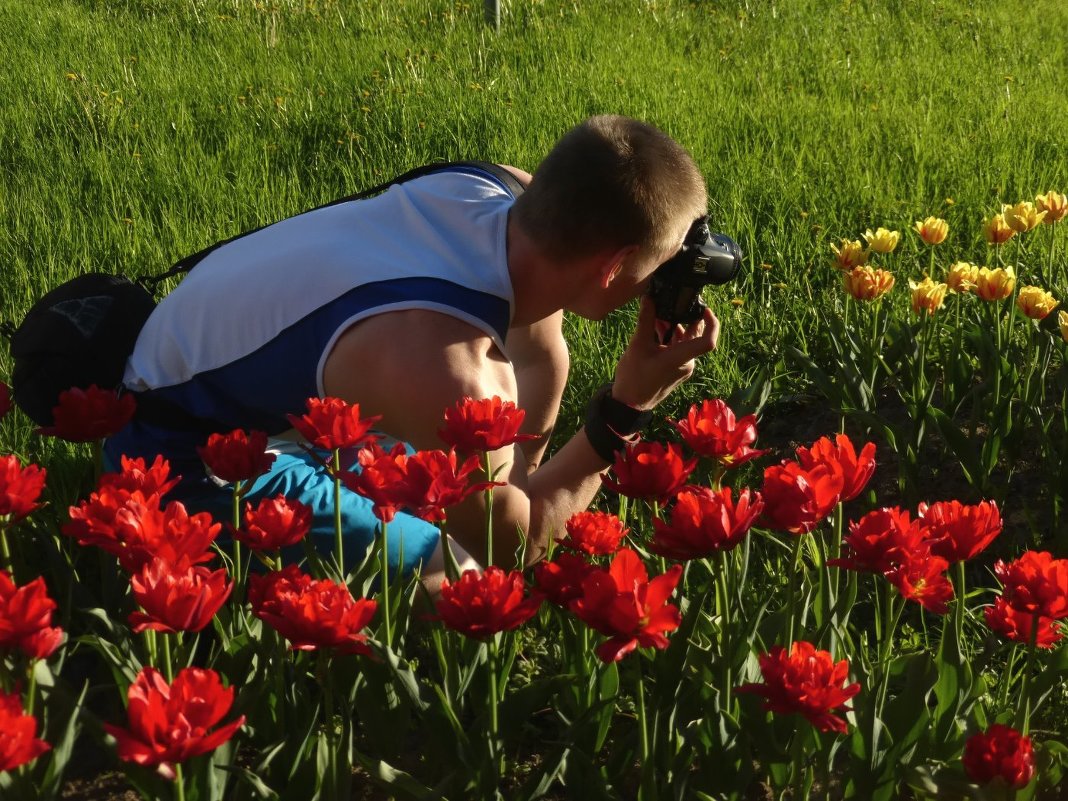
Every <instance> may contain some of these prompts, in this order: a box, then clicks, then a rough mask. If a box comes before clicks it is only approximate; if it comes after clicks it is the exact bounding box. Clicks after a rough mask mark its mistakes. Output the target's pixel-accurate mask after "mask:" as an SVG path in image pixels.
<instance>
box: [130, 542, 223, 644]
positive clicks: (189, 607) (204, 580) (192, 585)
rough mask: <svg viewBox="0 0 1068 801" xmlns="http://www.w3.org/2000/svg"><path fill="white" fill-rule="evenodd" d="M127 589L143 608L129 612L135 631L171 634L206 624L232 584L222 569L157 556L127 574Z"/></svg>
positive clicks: (138, 632) (195, 628) (185, 560)
mask: <svg viewBox="0 0 1068 801" xmlns="http://www.w3.org/2000/svg"><path fill="white" fill-rule="evenodd" d="M130 588H131V589H132V590H133V597H134V600H136V601H137V603H138V604H140V605H141V608H142V609H144V611H143V612H134V613H133V614H131V615H130V618H129V620H130V626H131V627H132V628H133V632H134V634H140V633H141V632H142V631H144V630H145V629H152V630H153V631H162V632H164V633H165V634H172V633H174V632H178V631H200V630H201V629H203V628H204V627H205V626H207V625H208V623H210V622H211V619H212V618H213V617H215V613H216V612H218V611H219V607H221V606H222V605H223V603H224V602H225V601H226V599H227V598H228V597H230V591H231V590H232V589H233V588H234V584H233V582H229V583H228V582H227V581H226V571H225V570H223V569H219V570H216V571H215V572H212V571H211V570H209V569H208V568H206V567H203V566H199V565H193V564H191V563H190V562H189V560H188V559H182V560H181V561H179V562H178V563H176V564H172V563H170V562H165V561H163V560H162V559H159V558H156V559H153V560H152V561H151V562H148V563H146V564H145V565H144V566H143V567H142V568H141V569H140V570H139V571H138V572H137V573H135V574H134V575H133V576H131V577H130Z"/></svg>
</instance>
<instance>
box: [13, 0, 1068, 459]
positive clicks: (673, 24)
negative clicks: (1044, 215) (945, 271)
mask: <svg viewBox="0 0 1068 801" xmlns="http://www.w3.org/2000/svg"><path fill="white" fill-rule="evenodd" d="M503 6H504V19H503V25H502V30H501V33H500V34H499V35H495V34H494V33H493V32H492V31H491V30H490V29H488V28H487V27H486V26H485V25H484V24H483V22H482V13H481V12H482V9H481V4H480V3H478V2H470V3H463V2H457V3H449V2H444V1H442V0H402V1H401V2H394V3H378V2H367V1H366V0H359V1H355V0H353V1H352V2H336V1H335V0H318V1H316V0H306V2H303V3H302V2H293V1H291V0H266V2H245V0H229V1H223V0H198V2H181V3H178V2H165V1H164V0H140V1H138V2H134V1H132V0H131V1H129V2H103V1H102V0H100V1H98V2H92V1H91V0H82V1H81V2H75V1H74V0H60V1H59V2H55V3H49V4H39V3H31V2H27V1H26V0H9V2H7V3H5V4H4V5H3V7H2V8H0V39H2V41H3V42H4V50H5V56H4V59H5V63H6V67H5V69H4V70H3V71H0V98H2V100H3V102H0V165H2V169H0V218H2V219H3V221H4V224H3V225H2V226H0V264H2V265H3V271H2V274H0V289H2V299H0V318H4V319H9V320H11V319H17V318H19V316H20V315H21V314H22V313H24V312H25V310H26V309H27V308H28V307H29V305H30V304H31V303H32V301H33V300H34V298H36V297H38V296H39V295H40V294H41V293H42V292H43V291H45V290H46V289H47V288H50V287H51V286H54V285H55V284H57V283H58V282H60V281H62V280H63V279H65V278H67V277H69V276H71V275H74V274H76V273H78V272H80V271H84V270H90V269H104V270H115V271H122V272H126V273H129V274H133V275H138V274H143V273H156V272H160V271H162V270H164V269H165V268H166V267H167V266H168V265H169V264H170V263H171V262H173V261H174V260H175V259H177V258H178V257H180V256H182V255H184V254H186V253H189V252H192V251H194V250H197V249H199V248H201V247H203V246H204V245H206V244H209V243H211V242H213V241H215V240H217V239H220V238H223V237H226V236H230V235H232V234H234V233H236V232H238V231H240V230H243V229H246V228H248V227H251V226H254V225H258V224H263V223H266V222H269V221H272V220H275V219H278V218H281V217H283V216H286V215H289V214H293V213H295V212H298V211H300V210H302V209H304V208H307V207H309V206H312V205H315V204H318V203H321V202H324V201H327V200H330V199H332V198H334V197H337V196H340V195H342V194H345V193H349V192H353V191H356V190H358V189H360V188H363V187H366V186H368V185H370V184H372V183H374V182H377V181H378V180H379V179H381V178H384V177H388V176H389V175H391V174H395V173H398V172H400V171H402V170H404V169H406V168H408V167H410V166H412V165H414V164H417V163H421V162H425V161H429V160H432V159H445V158H449V159H457V158H485V159H492V160H496V161H500V162H506V163H511V164H515V165H517V166H521V167H524V168H526V169H530V170H532V169H533V168H534V167H535V166H536V164H537V162H538V159H539V158H540V157H541V155H542V154H544V153H545V152H546V151H547V149H548V148H549V147H550V146H551V144H552V143H553V141H554V140H555V139H556V138H557V137H558V136H559V135H560V134H561V133H562V132H563V131H564V130H566V129H567V128H568V127H569V126H570V125H572V124H574V123H575V122H577V121H579V120H581V119H582V118H584V117H585V116H587V115H590V114H594V113H599V112H618V113H624V114H628V115H631V116H635V117H639V118H643V119H646V120H649V121H650V122H653V123H655V124H657V125H658V126H660V127H662V128H663V129H664V130H666V131H668V132H669V133H671V134H672V135H674V136H675V137H676V138H678V139H679V140H680V141H681V142H683V143H684V144H685V145H686V146H687V147H688V148H689V149H690V150H691V151H692V152H693V154H694V156H695V157H696V159H697V161H698V163H699V164H700V166H701V168H702V170H703V171H704V173H705V175H706V177H707V181H708V186H709V190H710V196H711V198H712V216H713V224H714V226H715V227H716V228H718V229H719V230H722V231H724V232H726V233H728V234H730V235H732V236H734V237H735V238H736V239H738V240H739V242H740V243H741V244H742V245H743V247H744V248H745V250H746V253H747V255H748V260H747V265H746V270H745V272H744V275H743V277H742V278H740V279H739V280H738V281H737V282H736V283H735V285H733V286H731V287H728V288H724V289H720V290H715V291H714V292H713V293H712V294H711V299H712V301H713V303H714V305H715V307H716V309H717V311H719V312H720V314H721V317H722V318H723V320H724V324H725V325H724V334H723V340H722V346H721V349H720V352H719V353H718V354H716V355H715V356H713V357H711V358H709V359H706V360H705V361H704V362H703V363H702V366H701V370H700V373H699V375H698V378H697V380H696V382H695V384H694V387H695V389H694V390H693V391H692V392H691V393H688V394H691V395H696V394H699V392H698V390H699V391H700V393H703V394H708V393H720V394H729V393H731V392H732V391H734V390H735V389H737V388H739V387H744V386H745V385H746V384H747V383H748V382H749V381H751V380H752V379H753V376H754V373H755V370H756V367H757V366H758V365H760V364H769V365H774V364H775V363H776V361H777V359H778V353H779V351H780V350H781V347H782V346H783V345H784V344H793V343H796V342H798V341H807V340H809V339H810V338H812V337H813V336H814V335H815V332H814V331H813V328H814V324H815V317H814V315H813V309H814V308H815V307H818V306H820V305H823V304H828V303H836V302H838V296H839V294H840V293H839V292H838V290H837V288H836V287H834V280H833V279H834V276H833V275H832V274H831V271H830V270H828V269H827V268H826V267H825V263H826V257H827V255H828V244H829V243H830V242H831V241H836V239H837V238H838V237H840V236H849V237H851V238H853V237H856V236H858V235H859V234H860V233H861V232H863V230H864V229H865V228H867V227H873V226H877V225H887V226H889V227H894V228H898V229H901V230H905V229H907V228H908V227H909V226H911V223H912V221H913V220H915V219H919V218H922V217H924V216H927V215H928V214H940V215H943V216H945V217H946V218H947V219H948V220H949V222H950V225H951V232H950V243H949V244H948V245H946V246H944V247H946V248H950V247H952V248H953V249H954V251H955V252H956V253H957V254H958V257H960V258H972V259H974V260H976V261H979V262H982V261H984V260H985V246H984V245H983V244H982V240H981V237H980V234H979V224H980V222H981V219H982V217H983V216H984V215H989V214H991V213H993V212H995V211H997V210H998V204H999V203H1000V202H1002V201H1015V200H1018V199H1020V198H1030V197H1033V196H1034V194H1035V193H1036V192H1039V191H1046V190H1047V189H1049V188H1056V189H1058V190H1064V189H1065V188H1068V187H1066V183H1068V176H1066V175H1065V171H1064V164H1065V163H1068V154H1066V145H1068V129H1066V128H1065V126H1064V125H1063V110H1064V108H1065V100H1066V90H1065V82H1064V78H1063V76H1064V74H1065V68H1066V66H1068V51H1066V45H1065V40H1064V38H1063V37H1060V36H1057V35H1055V34H1054V33H1053V32H1055V31H1059V30H1063V29H1064V28H1065V25H1066V24H1068V6H1065V5H1063V4H1056V3H1046V4H1035V3H1029V2H1017V1H1016V0H1012V1H1010V2H1004V1H1001V2H993V1H987V0H983V1H982V2H979V1H975V2H932V1H931V0H893V1H882V0H880V1H876V0H870V1H869V2H848V1H847V2H829V1H827V0H798V1H797V2H726V1H723V2H694V3H684V2H677V1H668V2H665V1H664V0H648V1H647V2H622V0H614V1H613V2H606V3H599V4H593V3H587V4H578V3H573V2H561V1H560V0H513V1H512V2H505V3H504V4H503ZM946 198H952V199H953V201H954V202H955V205H952V206H949V205H947V201H946ZM910 237H911V239H910ZM905 239H906V240H907V241H906V244H905V246H903V248H902V249H901V253H900V254H899V255H898V256H897V257H896V260H895V262H894V267H895V271H896V272H897V273H898V275H899V283H900V284H901V285H905V279H907V278H908V277H909V276H918V275H919V274H920V272H921V271H922V267H923V266H925V265H926V261H925V260H924V261H923V262H922V263H917V262H915V260H914V256H915V255H916V254H917V253H918V248H917V247H916V240H915V237H913V236H912V235H911V234H910V233H907V232H906V233H905ZM762 263H763V264H767V265H770V269H767V270H762V269H760V268H759V265H760V264H762ZM733 297H738V298H741V299H743V300H744V305H742V306H741V307H738V308H735V307H733V306H730V305H727V303H726V301H727V300H729V299H730V298H733ZM898 302H899V303H904V302H905V301H904V297H903V295H901V294H900V293H899V298H898ZM630 319H631V318H630V312H624V313H622V314H619V315H617V316H615V317H613V318H612V320H611V321H610V323H609V324H607V325H605V326H596V325H589V324H587V323H584V322H582V321H578V320H573V321H570V322H569V325H568V333H569V336H570V337H571V339H572V341H573V345H574V352H573V363H574V364H575V365H581V366H582V369H577V370H574V371H573V372H574V373H575V376H574V378H575V382H574V385H573V388H572V390H571V391H569V393H568V396H567V398H566V399H565V408H564V412H565V413H564V415H563V419H562V424H561V427H562V429H564V431H565V432H566V431H567V430H569V426H570V427H572V428H573V427H574V426H576V425H577V421H578V416H579V412H578V410H579V408H580V407H581V406H582V404H584V402H585V398H586V397H588V395H589V391H590V389H591V388H592V387H593V386H595V385H596V383H597V382H599V381H600V380H602V377H604V376H606V375H607V374H609V373H610V372H611V369H612V365H613V363H614V356H615V354H616V353H617V352H618V348H619V347H620V346H621V344H622V342H624V341H625V338H626V336H627V329H628V328H629V322H630ZM5 359H6V354H0V374H3V373H5V372H6V369H5V367H6V366H8V365H6V362H5ZM776 372H778V373H781V372H782V370H781V369H780V370H778V371H776ZM791 383H792V379H791V377H790V376H788V375H787V376H785V378H784V379H783V380H782V381H780V382H778V384H777V386H776V391H777V392H779V391H783V392H785V391H788V389H789V386H790V384H791ZM681 398H682V396H680V400H679V402H678V404H677V405H678V406H679V407H680V408H681V406H682V399H681ZM569 421H574V422H569ZM23 442H24V440H23V439H22V437H21V435H20V433H19V432H16V431H14V430H13V427H12V426H7V427H5V428H4V442H2V443H0V444H3V445H5V446H8V447H14V446H17V445H19V444H21V443H23Z"/></svg>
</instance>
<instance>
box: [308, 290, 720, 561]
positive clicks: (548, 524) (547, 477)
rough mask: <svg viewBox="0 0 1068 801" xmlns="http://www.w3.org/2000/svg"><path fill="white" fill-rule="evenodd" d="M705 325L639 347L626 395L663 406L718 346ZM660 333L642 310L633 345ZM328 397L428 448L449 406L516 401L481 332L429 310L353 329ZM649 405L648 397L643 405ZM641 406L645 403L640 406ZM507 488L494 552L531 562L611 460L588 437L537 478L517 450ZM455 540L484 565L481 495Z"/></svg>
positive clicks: (331, 375)
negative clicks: (517, 552)
mask: <svg viewBox="0 0 1068 801" xmlns="http://www.w3.org/2000/svg"><path fill="white" fill-rule="evenodd" d="M714 321H715V318H714V317H711V316H709V320H708V321H707V322H708V325H707V326H705V325H701V324H697V325H695V326H693V327H691V329H690V330H688V332H687V334H686V335H685V336H684V337H682V338H680V339H679V340H678V341H676V342H673V343H672V344H671V345H669V346H655V347H653V348H652V349H651V350H650V349H649V348H648V347H646V343H644V342H643V343H642V345H641V347H640V348H638V347H637V346H636V344H635V341H632V344H631V346H630V347H629V348H628V353H630V352H631V351H632V350H634V351H635V353H634V355H633V356H632V357H631V358H630V359H629V360H628V359H625V360H621V363H620V370H618V371H617V374H616V382H617V386H618V387H619V388H620V390H621V392H622V395H621V398H627V399H628V402H631V403H633V404H634V405H639V404H640V403H642V402H649V403H655V402H657V401H658V400H659V399H660V398H661V397H662V396H663V395H664V394H666V392H667V391H670V387H672V386H674V385H676V384H678V383H679V382H681V381H682V380H685V378H686V377H688V376H689V374H690V373H691V372H692V370H693V359H694V358H696V356H698V355H700V354H701V353H704V352H706V351H707V350H710V349H711V348H712V347H714V345H715V338H716V335H717V334H718V323H715V324H713V323H714ZM654 336H655V332H654V320H653V317H652V310H651V308H650V309H648V310H647V309H646V307H643V312H642V315H641V317H640V322H639V326H638V329H637V330H636V332H635V339H636V340H637V339H639V338H640V339H643V340H644V339H647V340H649V341H651V340H652V338H653V337H654ZM324 384H325V390H326V392H327V394H328V395H333V396H336V397H341V398H344V399H345V400H347V401H349V402H350V403H359V404H360V407H361V412H362V413H364V414H367V415H371V414H381V415H382V416H383V419H382V422H381V428H382V429H383V430H384V431H386V432H388V433H389V434H391V435H393V436H395V437H398V438H400V439H403V440H405V441H407V442H409V443H411V444H412V445H413V446H414V447H416V448H420V449H430V448H440V447H442V443H441V441H440V440H439V439H438V437H437V431H438V429H439V428H440V427H441V425H442V420H443V414H444V411H445V409H446V408H448V407H450V406H452V405H453V404H454V403H456V401H458V400H459V399H460V398H461V397H463V396H465V395H466V396H471V397H474V398H485V397H491V396H493V395H498V396H500V397H502V398H504V399H506V400H512V401H517V399H518V385H517V381H516V376H515V373H514V371H513V369H512V366H511V364H510V363H509V362H508V360H507V359H505V357H504V355H503V354H501V353H500V352H499V351H498V350H497V348H496V347H495V346H494V345H493V343H492V341H491V340H490V339H489V338H488V337H487V336H485V334H483V333H482V332H481V331H478V330H477V329H475V328H473V327H472V326H470V325H468V324H467V323H464V322H462V321H460V320H457V319H455V318H452V317H449V316H446V315H442V314H437V313H435V312H429V311H405V312H390V313H387V314H382V315H379V316H377V317H372V318H370V319H368V320H365V321H362V322H360V323H358V324H357V325H355V326H353V327H352V328H351V329H350V330H349V331H348V332H346V333H345V334H344V335H343V336H342V337H341V338H340V339H339V341H338V343H337V345H336V346H335V348H334V350H333V352H332V353H331V354H330V356H329V358H328V360H327V363H326V371H325V375H324ZM643 399H645V400H644V401H643ZM635 401H638V402H637V403H636V402H635ZM491 460H492V463H493V466H494V469H497V468H500V469H501V476H503V477H504V478H503V480H506V481H507V482H508V485H507V486H504V487H499V488H497V489H496V490H495V491H494V504H493V512H494V553H495V555H496V556H497V560H498V561H500V562H501V563H502V564H507V563H508V562H509V561H510V554H511V553H512V551H513V550H514V549H515V547H516V545H517V543H518V540H517V536H518V534H517V532H523V533H524V534H525V536H526V537H527V539H528V548H529V550H528V560H529V561H532V560H534V559H537V558H540V556H541V555H543V554H544V551H545V549H546V546H547V544H548V540H549V538H550V537H551V536H553V535H554V534H556V533H557V532H559V531H561V530H562V528H563V523H564V521H565V520H567V518H568V517H570V516H571V515H572V514H574V513H576V512H579V511H581V510H583V509H585V508H587V507H588V506H589V504H590V503H591V502H592V500H593V498H594V496H595V495H596V494H597V491H598V489H599V488H600V486H601V481H600V474H601V473H602V472H603V471H604V470H605V468H606V466H607V465H606V462H605V461H604V460H603V459H602V458H601V457H600V456H598V455H597V453H596V452H595V451H594V450H593V447H592V446H591V445H590V443H589V440H588V439H586V436H585V433H584V432H582V431H580V432H579V433H578V434H576V435H575V437H573V438H572V439H571V440H570V441H569V442H568V443H567V444H566V445H565V446H564V447H563V448H561V449H560V451H559V452H558V453H557V454H556V455H555V456H554V457H553V458H552V459H550V460H548V461H547V462H546V463H545V464H544V465H542V466H541V467H539V468H538V469H537V470H535V471H534V472H533V473H531V474H530V475H529V476H528V475H527V469H526V459H525V457H524V456H523V454H522V452H521V451H519V450H518V448H515V447H513V448H505V449H502V450H501V451H497V452H495V453H494V454H491ZM448 514H449V518H448V528H449V531H450V533H451V534H452V535H453V536H454V537H456V539H457V540H458V541H459V542H460V543H461V545H463V546H464V547H465V548H467V549H468V550H469V551H470V552H471V554H472V555H473V556H475V558H476V559H479V560H482V559H484V558H485V545H484V535H483V532H484V529H485V522H484V521H485V508H484V500H483V498H482V497H481V494H476V495H475V496H472V497H471V498H469V499H468V500H467V501H465V502H464V503H463V504H461V505H460V506H457V507H454V508H453V509H450V510H449V513H448Z"/></svg>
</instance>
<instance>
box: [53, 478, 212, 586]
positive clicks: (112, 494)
mask: <svg viewBox="0 0 1068 801" xmlns="http://www.w3.org/2000/svg"><path fill="white" fill-rule="evenodd" d="M70 518H71V519H70V521H69V522H68V523H66V524H64V525H63V528H62V531H63V533H64V534H66V535H67V536H68V537H74V538H75V539H76V540H77V541H78V543H79V544H80V545H95V546H97V547H98V548H102V549H103V550H105V551H107V552H108V553H110V554H114V555H115V556H117V557H118V558H119V562H120V563H121V564H122V566H123V568H124V569H125V570H127V571H128V572H130V573H134V572H136V571H138V570H140V569H141V567H142V566H143V565H145V564H146V563H147V562H150V561H152V560H153V559H154V558H156V557H159V558H161V559H163V560H164V561H169V562H174V563H176V562H178V561H179V560H180V559H181V558H182V557H186V558H188V559H189V560H190V561H191V562H192V563H194V564H199V563H201V562H207V561H210V560H211V558H212V557H213V555H214V554H212V552H211V551H210V550H209V549H210V548H211V545H212V543H213V542H214V541H215V537H216V535H217V534H218V533H219V529H220V528H221V525H220V524H219V523H215V522H213V521H212V519H211V515H210V514H208V513H207V512H198V513H197V514H194V515H190V514H189V513H188V512H187V511H186V509H185V506H184V505H183V504H182V503H179V502H178V501H171V502H170V503H169V504H167V507H166V508H165V509H160V499H159V496H158V495H155V494H153V495H150V496H147V497H146V496H145V495H144V493H142V492H140V491H134V492H129V491H127V490H123V489H116V488H114V487H109V486H105V487H103V488H102V489H101V490H100V491H99V492H94V493H92V494H91V495H90V496H89V498H88V500H85V501H82V502H81V503H80V504H79V505H78V506H72V507H70Z"/></svg>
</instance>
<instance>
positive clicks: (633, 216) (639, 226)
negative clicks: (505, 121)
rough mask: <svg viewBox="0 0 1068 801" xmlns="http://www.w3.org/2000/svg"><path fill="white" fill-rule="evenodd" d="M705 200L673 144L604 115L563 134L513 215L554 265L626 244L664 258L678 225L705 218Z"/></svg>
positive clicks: (647, 128)
mask: <svg viewBox="0 0 1068 801" xmlns="http://www.w3.org/2000/svg"><path fill="white" fill-rule="evenodd" d="M707 202H708V200H707V194H706V189H705V182H704V178H703V177H702V176H701V172H700V170H698V169H697V165H696V164H695V163H694V160H693V157H692V156H690V154H689V153H688V152H686V150H685V149H684V148H683V147H682V146H681V145H680V144H678V142H676V141H675V140H674V139H672V138H671V137H670V136H668V135H667V134H665V133H664V132H663V131H660V130H658V129H657V128H654V127H653V126H652V125H649V124H647V123H644V122H640V121H638V120H634V119H630V118H628V117H621V116H615V115H604V116H598V117H591V118H589V119H588V120H586V121H584V122H582V123H579V124H578V125H576V126H575V127H574V128H572V129H571V130H570V131H568V132H567V133H566V134H564V136H563V137H562V138H561V139H560V141H558V142H557V143H556V145H555V146H554V147H553V149H552V150H551V151H550V152H549V154H548V155H547V156H546V157H545V159H543V160H542V162H541V163H540V164H539V165H538V168H537V170H536V171H535V172H534V180H533V181H532V182H531V184H530V186H529V188H528V189H527V190H526V191H525V192H524V193H523V194H522V195H521V196H520V197H519V199H518V200H517V201H516V203H515V207H514V210H513V214H514V215H515V218H516V220H517V222H518V223H519V225H520V226H521V227H522V228H523V230H524V231H526V232H527V233H528V234H529V235H530V236H531V237H533V238H534V239H535V240H536V241H537V242H538V245H539V247H540V248H541V249H542V251H543V252H544V253H545V255H546V256H548V257H549V258H552V259H555V260H558V261H568V260H570V259H578V258H585V257H587V256H591V255H593V254H595V253H598V252H602V251H604V250H609V249H612V250H614V249H618V248H621V247H625V246H628V245H637V246H638V247H639V249H640V252H641V253H642V254H643V255H649V256H656V257H662V258H667V257H668V256H670V255H671V253H672V252H673V251H674V249H675V248H677V247H678V245H679V241H678V240H679V236H680V226H682V225H689V224H690V223H692V222H693V220H695V219H696V218H697V217H699V216H701V215H702V214H704V213H705V210H706V208H707ZM682 233H685V228H684V229H683V231H682Z"/></svg>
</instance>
